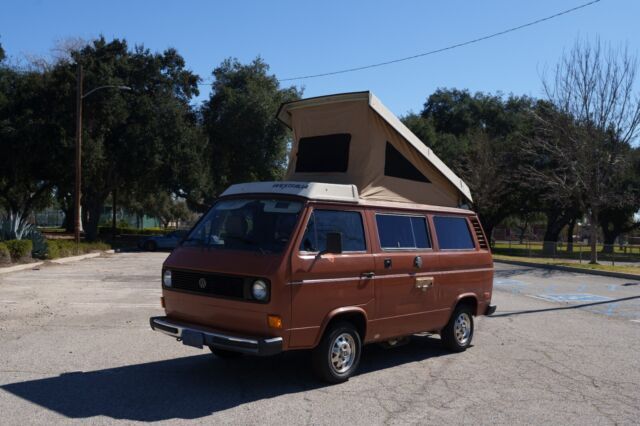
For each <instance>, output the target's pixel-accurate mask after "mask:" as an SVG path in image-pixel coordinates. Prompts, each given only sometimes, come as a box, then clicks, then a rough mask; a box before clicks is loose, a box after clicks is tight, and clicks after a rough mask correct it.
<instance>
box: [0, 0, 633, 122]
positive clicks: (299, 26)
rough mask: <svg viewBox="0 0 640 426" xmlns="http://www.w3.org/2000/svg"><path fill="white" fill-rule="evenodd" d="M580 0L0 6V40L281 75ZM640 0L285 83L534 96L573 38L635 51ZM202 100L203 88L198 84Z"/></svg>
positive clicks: (22, 50) (13, 49) (404, 106)
mask: <svg viewBox="0 0 640 426" xmlns="http://www.w3.org/2000/svg"><path fill="white" fill-rule="evenodd" d="M586 1H587V0H555V1H551V0H538V1H526V2H525V1H513V0H512V1H506V0H485V1H471V0H468V1H461V0H455V1H446V2H436V1H395V2H391V1H388V2H383V1H375V0H369V1H346V0H342V1H327V0H325V1H321V2H320V1H316V2H310V1H309V2H304V1H300V0H298V1H275V0H273V1H229V0H227V1H225V2H220V1H190V0H183V1H164V0H156V1H136V0H128V1H121V0H109V1H89V0H84V1H77V0H74V1H71V0H69V1H65V0H59V1H53V0H51V1H43V0H13V1H4V2H3V5H2V7H1V8H0V10H1V12H0V43H1V44H2V46H3V47H4V49H5V50H6V52H7V54H8V55H9V56H10V58H12V60H14V61H18V60H21V58H24V57H25V56H27V55H36V56H45V57H46V56H49V55H50V50H51V48H52V47H53V46H54V44H55V41H56V40H60V39H65V38H68V37H81V38H85V39H90V38H93V37H96V36H98V35H100V34H103V35H104V36H105V37H107V38H112V37H119V38H125V39H127V40H128V41H129V42H130V43H131V44H144V45H145V46H146V47H148V48H150V49H152V50H159V51H161V50H164V49H165V48H167V47H175V48H177V49H178V51H179V52H180V53H181V54H182V55H183V56H184V58H185V59H186V61H187V65H188V67H189V68H191V69H192V70H193V71H195V72H196V73H198V74H199V75H200V76H202V77H203V78H205V79H209V78H210V75H211V71H212V70H213V68H215V66H216V65H218V64H219V63H220V62H221V61H222V60H223V59H224V58H226V57H229V56H234V57H237V58H238V59H240V60H241V61H245V62H246V61H250V60H252V59H253V58H255V57H256V56H257V55H260V56H262V57H263V58H264V59H265V60H266V62H267V63H269V64H270V66H271V70H272V71H273V72H274V73H275V74H276V75H277V76H278V77H279V78H287V77H295V76H298V75H306V74H314V73H319V72H325V71H332V70H335V69H342V68H348V67H352V66H359V65H365V64H368V63H373V62H380V61H385V60H389V59H394V58H398V57H404V56H409V55H413V54H416V53H420V52H424V51H428V50H432V49H436V48H439V47H444V46H446V45H450V44H453V43H458V42H462V41H465V40H468V39H472V38H476V37H479V36H483V35H486V34H489V33H493V32H496V31H500V30H503V29H506V28H509V27H512V26H516V25H520V24H522V23H525V22H528V21H531V20H534V19H538V18H542V17H544V16H547V15H550V14H553V13H556V12H558V11H560V10H563V9H568V8H571V7H574V6H577V5H579V4H581V3H584V2H586ZM639 17H640V1H637V0H602V1H601V2H600V3H597V4H595V5H593V6H590V7H588V8H585V9H582V10H579V11H577V12H575V13H573V14H570V15H565V16H562V17H559V18H556V19H554V20H552V21H548V22H545V23H542V24H539V25H536V26H534V27H530V28H526V29H524V30H521V31H518V32H515V33H511V34H508V35H506V36H502V37H499V38H495V39H492V40H489V41H485V42H481V43H479V44H475V45H471V46H467V47H462V48H459V49H455V50H452V51H448V52H444V53H440V54H437V55H434V56H429V57H425V58H420V59H416V60H413V61H408V62H404V63H401V64H394V65H390V66H387V67H383V68H378V69H371V70H366V71H361V72H356V73H351V74H344V75H337V76H331V77H323V78H317V79H311V80H304V81H298V82H293V83H294V84H297V85H300V86H303V87H304V89H305V92H304V93H305V96H318V95H324V94H330V93H338V92H348V91H358V90H372V91H374V93H376V95H377V96H378V97H379V98H380V99H381V100H382V102H383V103H385V104H386V105H387V106H388V107H389V108H390V109H391V110H392V111H393V112H395V113H396V114H398V115H402V114H405V113H406V112H408V111H410V110H413V111H419V110H420V109H421V108H422V104H423V103H424V101H425V99H426V97H427V96H428V95H429V94H430V93H432V92H433V91H434V90H435V89H436V88H438V87H456V88H467V89H469V90H471V91H489V92H496V91H501V92H504V93H515V94H527V95H531V96H540V95H541V90H540V86H541V85H540V76H541V74H542V72H543V71H544V69H545V67H550V66H552V65H553V64H554V63H555V62H556V61H557V59H558V58H559V56H560V55H561V54H562V51H563V49H565V48H568V47H570V46H571V45H572V44H573V42H574V41H575V39H576V37H579V36H582V37H585V36H588V37H594V36H596V35H599V36H600V38H601V39H602V40H603V41H608V42H612V43H614V44H617V43H628V44H629V47H630V48H631V49H632V50H633V51H634V52H637V51H638V50H640V25H639V24H638V18H639ZM201 90H202V92H203V93H202V95H201V97H200V98H201V99H204V98H206V97H207V95H208V91H209V88H208V87H207V86H201Z"/></svg>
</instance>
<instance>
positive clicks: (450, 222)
mask: <svg viewBox="0 0 640 426" xmlns="http://www.w3.org/2000/svg"><path fill="white" fill-rule="evenodd" d="M433 223H434V225H435V227H436V235H438V243H439V245H440V249H441V250H469V249H475V248H476V247H475V244H474V243H473V239H472V238H471V232H469V226H468V225H467V219H465V218H464V217H452V216H434V218H433Z"/></svg>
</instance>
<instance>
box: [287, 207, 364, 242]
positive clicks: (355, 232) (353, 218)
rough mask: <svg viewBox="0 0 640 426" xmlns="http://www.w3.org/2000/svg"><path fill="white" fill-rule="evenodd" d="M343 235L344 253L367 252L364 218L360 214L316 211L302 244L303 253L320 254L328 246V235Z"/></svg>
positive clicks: (312, 215) (310, 219) (310, 220)
mask: <svg viewBox="0 0 640 426" xmlns="http://www.w3.org/2000/svg"><path fill="white" fill-rule="evenodd" d="M329 232H339V233H340V234H342V251H365V250H366V249H367V246H366V244H365V239H364V227H363V226H362V216H361V215H360V213H359V212H349V211H339V210H314V211H313V213H312V214H311V217H310V218H309V223H308V224H307V230H306V231H305V233H304V237H302V242H301V243H300V250H301V251H309V252H320V251H322V250H324V249H325V248H326V246H327V233H329Z"/></svg>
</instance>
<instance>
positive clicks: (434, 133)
mask: <svg viewBox="0 0 640 426" xmlns="http://www.w3.org/2000/svg"><path fill="white" fill-rule="evenodd" d="M532 105H533V100H532V99H530V98H528V97H517V96H508V97H504V96H502V95H500V94H498V95H490V94H485V93H476V94H473V95H472V94H470V93H469V92H468V91H466V90H457V89H438V90H437V91H436V92H434V93H433V94H432V95H430V96H429V97H428V98H427V101H426V102H425V104H424V108H423V110H422V112H421V113H420V115H417V114H409V115H408V116H406V117H404V118H403V121H404V123H405V125H407V127H409V129H411V130H412V131H413V132H414V133H415V134H416V135H417V136H418V137H419V138H420V139H421V140H422V141H423V142H424V143H425V144H426V145H427V146H429V147H430V148H431V149H432V150H433V151H434V152H435V153H436V154H437V155H438V156H439V157H440V158H441V159H442V160H443V161H444V162H445V163H446V164H448V165H449V166H450V167H451V168H452V169H453V171H454V172H456V173H457V174H458V175H459V176H460V177H462V178H463V179H464V180H465V181H466V183H467V184H468V185H469V187H470V189H471V194H472V196H473V199H474V202H473V208H474V210H476V211H477V212H478V214H479V216H480V218H481V220H482V223H483V226H484V228H485V231H486V233H487V235H488V236H489V237H490V238H491V234H492V231H493V229H494V227H495V226H496V225H498V224H499V223H500V222H501V221H503V220H504V219H505V218H507V217H508V216H509V215H512V214H516V213H518V214H525V213H526V211H524V210H523V209H526V208H528V207H529V206H530V203H529V202H528V201H527V200H529V199H530V196H531V194H530V193H526V194H525V193H523V189H522V185H521V184H520V181H521V179H520V172H519V161H520V160H519V156H518V152H519V148H518V147H519V145H520V144H521V141H522V138H523V134H527V133H528V132H530V131H531V130H530V127H531V125H530V122H531V120H530V118H529V117H530V110H531V108H532Z"/></svg>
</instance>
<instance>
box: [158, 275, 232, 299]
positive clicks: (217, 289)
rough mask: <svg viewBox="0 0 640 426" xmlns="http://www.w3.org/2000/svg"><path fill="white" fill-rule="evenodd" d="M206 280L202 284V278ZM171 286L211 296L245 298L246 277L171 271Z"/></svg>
mask: <svg viewBox="0 0 640 426" xmlns="http://www.w3.org/2000/svg"><path fill="white" fill-rule="evenodd" d="M201 279H203V280H204V281H205V282H204V284H206V285H204V286H202V285H201V282H200V280H201ZM171 282H172V285H171V287H172V288H174V289H176V290H184V291H190V292H194V293H200V294H206V295H209V296H218V297H228V298H232V299H244V294H245V293H244V287H245V279H244V278H241V277H234V276H229V275H218V274H208V273H201V272H187V271H176V270H172V271H171Z"/></svg>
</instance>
